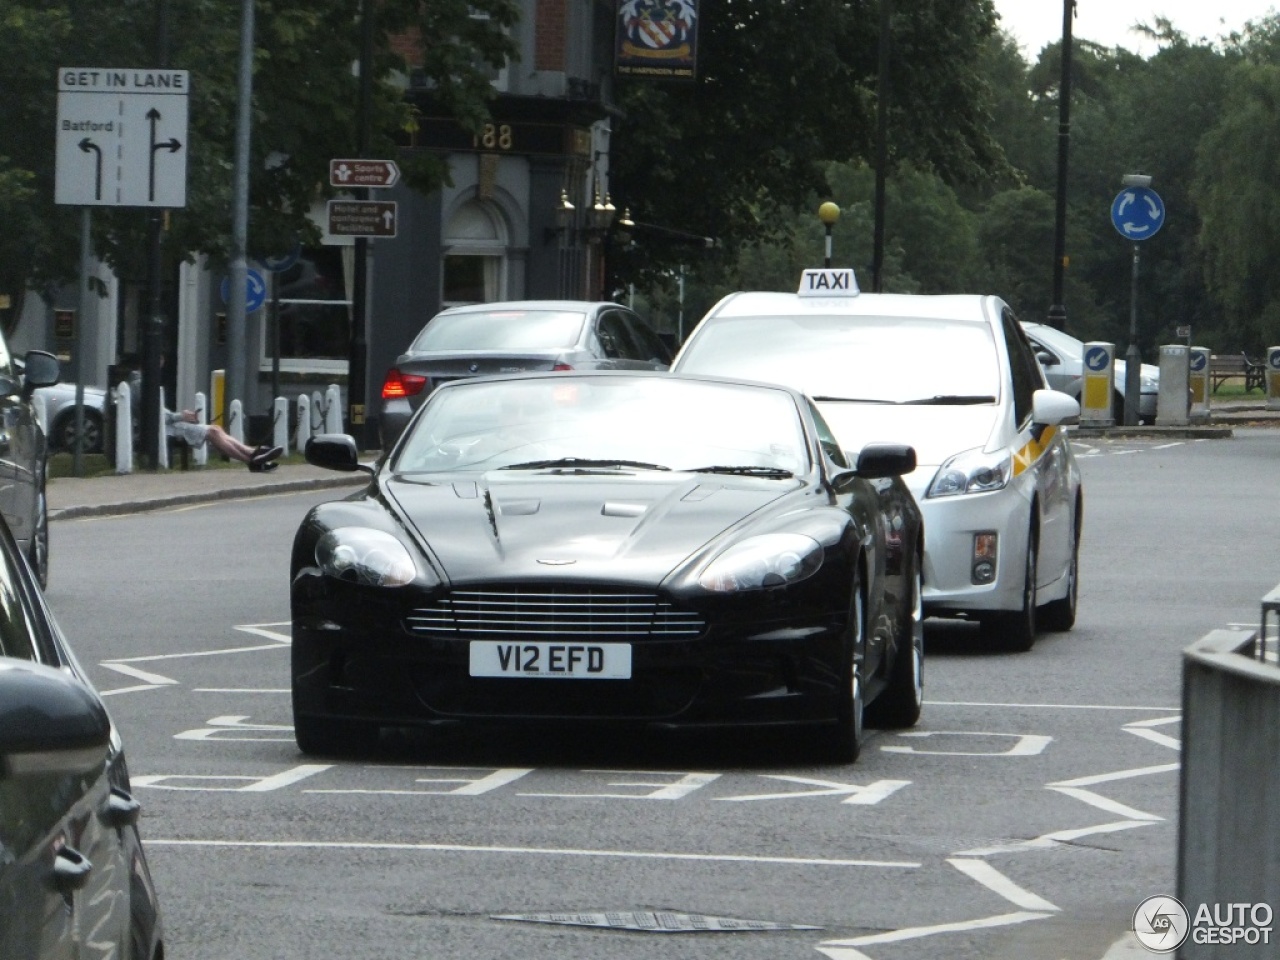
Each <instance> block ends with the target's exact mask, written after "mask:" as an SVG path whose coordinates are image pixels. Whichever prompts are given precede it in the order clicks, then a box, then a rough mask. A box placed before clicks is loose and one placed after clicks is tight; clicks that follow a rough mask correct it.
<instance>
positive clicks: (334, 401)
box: [324, 383, 342, 433]
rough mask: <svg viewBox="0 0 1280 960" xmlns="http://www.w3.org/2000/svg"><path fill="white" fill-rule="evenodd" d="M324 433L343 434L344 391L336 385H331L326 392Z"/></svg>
mask: <svg viewBox="0 0 1280 960" xmlns="http://www.w3.org/2000/svg"><path fill="white" fill-rule="evenodd" d="M324 431H325V433H341V432H342V391H341V390H339V389H338V385H337V384H336V383H331V384H329V389H327V390H326V391H325V392H324Z"/></svg>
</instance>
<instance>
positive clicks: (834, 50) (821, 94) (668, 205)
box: [611, 0, 1004, 270]
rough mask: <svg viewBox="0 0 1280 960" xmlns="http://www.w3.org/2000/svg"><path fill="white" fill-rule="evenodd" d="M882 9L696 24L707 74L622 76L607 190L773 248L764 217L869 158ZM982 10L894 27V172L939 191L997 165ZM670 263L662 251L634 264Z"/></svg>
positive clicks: (935, 12) (937, 3) (952, 7)
mask: <svg viewBox="0 0 1280 960" xmlns="http://www.w3.org/2000/svg"><path fill="white" fill-rule="evenodd" d="M878 9H879V5H878V3H873V2H870V0H858V2H853V3H849V2H845V0H812V2H807V3H794V2H792V0H727V2H725V3H723V4H717V5H715V6H712V5H707V7H706V12H705V14H704V16H703V19H702V20H701V22H700V29H701V31H702V32H701V34H700V40H699V43H700V49H699V71H700V75H699V77H698V78H697V79H696V80H694V81H691V82H676V81H667V82H658V81H653V80H647V79H622V80H619V81H618V84H617V87H618V102H619V105H620V107H621V109H622V111H623V113H624V117H623V118H622V119H621V120H620V122H619V123H618V125H617V128H616V130H615V133H614V139H613V146H614V149H613V151H612V159H611V183H612V185H613V189H614V193H615V197H614V199H615V201H617V202H618V204H619V206H622V205H624V204H630V205H631V207H632V209H633V211H634V212H635V216H636V217H637V218H638V219H643V220H648V221H652V222H656V223H662V224H665V225H668V226H671V227H675V228H679V229H683V230H688V231H691V232H694V233H700V234H707V235H712V236H716V237H719V238H721V240H722V241H723V243H724V245H725V246H726V247H728V248H736V246H737V245H739V244H741V243H744V242H749V241H755V240H759V239H760V238H762V237H767V236H768V234H769V232H770V229H771V227H772V225H771V223H770V222H769V220H768V219H767V215H769V214H770V213H772V212H773V211H774V210H776V209H778V208H786V207H796V206H798V205H799V204H801V203H802V202H804V201H805V199H806V198H808V197H810V196H811V195H815V194H817V193H819V192H820V191H822V190H823V189H824V188H825V185H824V182H823V178H824V174H825V167H826V164H827V163H828V162H830V161H859V160H860V161H866V160H867V159H869V158H870V157H871V156H872V155H873V146H874V135H875V116H876V113H875V110H876V101H875V84H876V76H877V50H878V40H879V37H878V35H877V31H878V20H879V18H878V16H877V11H878ZM994 23H995V15H994V12H993V9H992V5H991V3H990V2H989V0H979V2H975V3H954V2H952V0H920V2H916V3H912V4H909V5H900V6H898V8H897V9H896V11H895V13H894V16H893V34H892V44H893V47H892V49H893V59H892V90H893V93H892V100H891V104H892V117H891V120H890V129H891V130H892V133H891V138H890V143H891V146H892V150H891V159H892V162H893V163H894V164H898V163H901V162H912V163H914V164H916V165H917V166H918V167H919V168H921V169H924V170H932V171H935V172H937V173H938V174H939V175H940V176H941V177H942V178H943V179H944V180H946V181H950V182H964V181H967V180H974V179H980V178H982V177H984V176H987V175H989V173H990V172H991V171H993V170H996V171H998V170H1000V169H1002V168H1003V164H1004V161H1003V157H1002V155H1001V153H1000V150H999V147H998V146H997V145H996V143H995V142H994V141H993V140H992V139H991V138H990V136H989V134H988V133H987V122H988V118H987V112H986V111H987V107H988V104H989V102H990V99H991V93H990V90H989V87H988V84H987V81H986V78H985V77H984V76H983V75H982V74H981V73H980V71H979V70H978V64H979V62H980V56H981V52H982V48H983V44H984V43H985V42H986V39H987V38H988V37H989V36H990V35H991V34H992V32H993V30H994ZM670 264H671V260H670V257H666V256H664V255H663V251H661V250H654V251H652V253H651V257H650V259H649V261H647V262H645V263H639V264H637V265H636V267H637V269H641V270H643V269H645V268H646V267H652V268H654V269H659V270H660V269H665V268H667V267H669V266H670Z"/></svg>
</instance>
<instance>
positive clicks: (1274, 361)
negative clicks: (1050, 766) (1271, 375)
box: [1267, 350, 1280, 370]
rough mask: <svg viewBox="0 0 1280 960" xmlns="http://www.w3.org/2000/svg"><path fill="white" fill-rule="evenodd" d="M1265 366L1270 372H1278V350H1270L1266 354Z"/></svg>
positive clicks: (1279, 356) (1279, 351) (1279, 361)
mask: <svg viewBox="0 0 1280 960" xmlns="http://www.w3.org/2000/svg"><path fill="white" fill-rule="evenodd" d="M1267 365H1268V366H1270V367H1271V369H1272V370H1280V350H1272V351H1271V352H1270V353H1268V354H1267Z"/></svg>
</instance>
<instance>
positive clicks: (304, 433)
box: [293, 393, 311, 453]
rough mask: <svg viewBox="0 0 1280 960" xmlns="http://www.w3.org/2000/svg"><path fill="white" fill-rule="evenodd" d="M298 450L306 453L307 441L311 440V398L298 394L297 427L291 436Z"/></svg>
mask: <svg viewBox="0 0 1280 960" xmlns="http://www.w3.org/2000/svg"><path fill="white" fill-rule="evenodd" d="M293 438H294V441H295V442H296V443H297V445H298V449H299V450H301V451H302V452H303V453H306V452H307V441H308V440H310V439H311V398H310V397H308V396H307V395H306V394H305V393H300V394H298V425H297V428H296V430H295V431H294V435H293Z"/></svg>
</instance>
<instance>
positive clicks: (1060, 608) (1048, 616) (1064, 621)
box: [1040, 507, 1080, 633]
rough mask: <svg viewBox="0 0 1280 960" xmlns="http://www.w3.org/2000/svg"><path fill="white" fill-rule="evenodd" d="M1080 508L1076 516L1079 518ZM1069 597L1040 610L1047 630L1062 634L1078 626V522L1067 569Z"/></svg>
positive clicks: (1054, 601) (1051, 602) (1043, 624)
mask: <svg viewBox="0 0 1280 960" xmlns="http://www.w3.org/2000/svg"><path fill="white" fill-rule="evenodd" d="M1079 515H1080V510H1079V507H1077V508H1076V516H1077V517H1079ZM1067 583H1068V585H1067V595H1066V596H1065V597H1063V598H1062V599H1061V600H1052V601H1050V602H1049V603H1046V604H1045V605H1044V606H1043V607H1041V608H1040V624H1041V626H1043V627H1044V628H1045V629H1046V630H1052V631H1054V632H1055V633H1060V632H1063V631H1066V630H1070V629H1071V628H1072V627H1074V626H1075V625H1076V602H1077V597H1078V595H1079V592H1080V522H1079V520H1077V521H1076V532H1075V536H1074V538H1073V540H1072V542H1071V566H1070V567H1068V568H1067Z"/></svg>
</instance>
